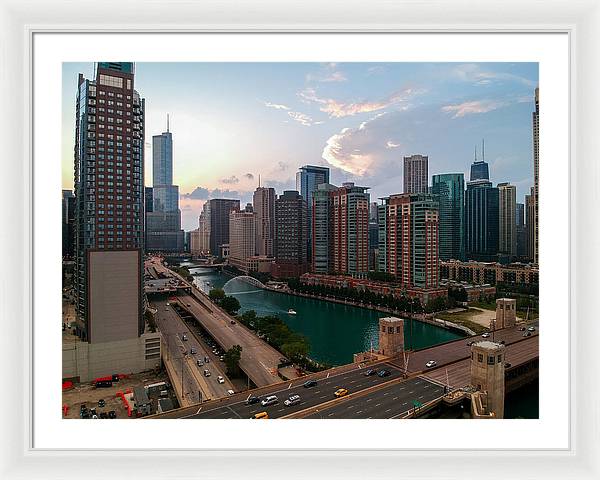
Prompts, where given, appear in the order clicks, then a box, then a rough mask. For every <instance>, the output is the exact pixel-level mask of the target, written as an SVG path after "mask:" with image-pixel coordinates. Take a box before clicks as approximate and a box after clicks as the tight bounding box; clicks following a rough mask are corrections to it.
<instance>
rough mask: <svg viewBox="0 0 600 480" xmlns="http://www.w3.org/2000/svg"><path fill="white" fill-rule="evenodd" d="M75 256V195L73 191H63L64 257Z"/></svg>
mask: <svg viewBox="0 0 600 480" xmlns="http://www.w3.org/2000/svg"><path fill="white" fill-rule="evenodd" d="M74 255H75V195H73V191H71V190H63V191H62V256H63V258H69V259H71V258H73V256H74Z"/></svg>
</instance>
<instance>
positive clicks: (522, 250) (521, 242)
mask: <svg viewBox="0 0 600 480" xmlns="http://www.w3.org/2000/svg"><path fill="white" fill-rule="evenodd" d="M515 219H516V224H517V257H518V258H519V260H524V259H526V258H527V228H526V226H525V205H524V204H523V203H517V209H516V213H515Z"/></svg>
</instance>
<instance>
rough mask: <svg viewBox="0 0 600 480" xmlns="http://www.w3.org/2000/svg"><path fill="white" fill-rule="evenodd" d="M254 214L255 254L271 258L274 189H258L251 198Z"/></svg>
mask: <svg viewBox="0 0 600 480" xmlns="http://www.w3.org/2000/svg"><path fill="white" fill-rule="evenodd" d="M252 204H253V207H254V213H255V214H256V254H257V255H260V256H265V257H272V256H273V241H274V237H275V189H274V188H266V187H258V188H257V189H256V190H255V192H254V196H253V202H252Z"/></svg>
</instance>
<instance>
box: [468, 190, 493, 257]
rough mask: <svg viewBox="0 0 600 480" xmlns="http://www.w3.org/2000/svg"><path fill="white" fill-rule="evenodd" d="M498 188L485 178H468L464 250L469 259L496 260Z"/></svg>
mask: <svg viewBox="0 0 600 480" xmlns="http://www.w3.org/2000/svg"><path fill="white" fill-rule="evenodd" d="M498 202H499V198H498V189H497V188H494V187H492V183H491V182H490V181H488V180H474V181H472V182H467V192H466V196H465V232H466V233H465V242H466V243H465V250H466V256H467V259H469V260H479V261H486V262H490V261H496V260H497V256H498V239H499V212H498V209H499V205H498Z"/></svg>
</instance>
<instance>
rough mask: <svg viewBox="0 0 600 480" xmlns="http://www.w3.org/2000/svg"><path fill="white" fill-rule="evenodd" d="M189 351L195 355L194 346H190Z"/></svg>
mask: <svg viewBox="0 0 600 480" xmlns="http://www.w3.org/2000/svg"><path fill="white" fill-rule="evenodd" d="M190 353H191V354H192V355H195V354H196V349H195V348H194V347H192V348H190Z"/></svg>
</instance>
